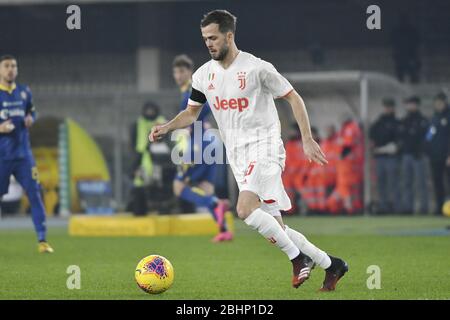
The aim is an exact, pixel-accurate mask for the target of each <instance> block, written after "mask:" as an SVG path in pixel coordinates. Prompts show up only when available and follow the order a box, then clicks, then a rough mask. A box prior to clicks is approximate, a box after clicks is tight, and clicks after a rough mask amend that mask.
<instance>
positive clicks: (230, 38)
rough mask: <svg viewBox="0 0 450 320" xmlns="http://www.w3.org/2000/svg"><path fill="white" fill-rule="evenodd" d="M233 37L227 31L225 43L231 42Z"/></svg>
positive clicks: (231, 33)
mask: <svg viewBox="0 0 450 320" xmlns="http://www.w3.org/2000/svg"><path fill="white" fill-rule="evenodd" d="M233 37H234V35H233V32H231V31H228V32H227V42H231V41H233Z"/></svg>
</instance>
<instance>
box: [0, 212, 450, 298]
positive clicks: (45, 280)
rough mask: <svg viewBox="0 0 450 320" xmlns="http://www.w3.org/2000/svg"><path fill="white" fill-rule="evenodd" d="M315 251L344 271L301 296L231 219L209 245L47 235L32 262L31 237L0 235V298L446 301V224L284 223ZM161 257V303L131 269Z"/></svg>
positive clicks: (449, 237)
mask: <svg viewBox="0 0 450 320" xmlns="http://www.w3.org/2000/svg"><path fill="white" fill-rule="evenodd" d="M285 222H286V224H288V225H289V226H290V227H293V228H296V229H298V230H300V231H302V232H303V233H304V234H305V235H306V236H307V237H308V238H309V239H310V240H311V241H312V242H313V243H315V244H316V245H318V246H319V247H320V248H323V249H324V250H325V251H327V252H328V253H330V254H332V255H336V256H340V257H343V258H344V259H345V260H346V261H347V262H348V264H349V267H350V271H349V272H348V273H347V274H346V276H345V277H344V278H343V279H342V281H341V282H340V283H339V285H338V288H337V290H336V291H335V292H330V293H319V292H317V289H318V288H319V287H320V285H321V283H322V280H323V275H324V272H323V271H322V270H321V269H320V268H318V267H316V269H314V270H313V273H312V277H311V278H310V279H309V280H308V281H307V282H306V283H305V284H304V285H302V286H301V287H300V288H299V289H293V288H292V287H291V286H290V280H291V264H290V262H289V260H288V259H287V257H286V256H285V255H284V254H283V253H282V252H281V251H280V250H278V249H277V248H276V247H275V246H273V245H271V244H270V243H269V242H268V241H266V240H265V239H263V238H262V237H261V236H260V235H259V234H257V233H256V232H255V231H253V230H250V229H249V228H248V227H247V226H246V225H244V224H243V223H242V222H240V221H236V231H237V232H236V239H235V240H234V241H233V242H231V243H224V244H213V243H211V242H210V241H209V240H210V237H203V236H202V237H200V236H199V237H194V236H191V237H154V238H143V237H130V238H82V237H69V236H68V235H67V230H66V229H65V228H52V229H50V230H49V240H50V243H51V244H52V246H53V247H54V249H55V253H54V254H53V255H42V254H38V253H37V250H36V243H35V236H34V233H33V232H32V230H7V231H5V230H0V283H1V286H0V299H153V300H157V299H283V300H284V299H450V280H449V279H450V231H448V230H447V229H446V228H447V226H448V225H450V219H445V218H425V217H424V218H420V217H417V218H412V217H408V218H406V217H405V218H402V217H384V218H368V217H355V218H299V217H289V218H285ZM149 254H160V255H163V256H165V257H167V258H168V259H169V260H170V261H171V262H172V264H173V266H174V269H175V281H174V285H173V286H172V288H170V289H169V290H168V291H167V292H165V293H163V294H160V295H149V294H146V293H144V292H143V291H141V290H140V289H139V288H138V287H137V285H136V284H135V282H134V269H135V266H136V264H137V263H138V261H139V260H140V259H141V258H142V257H144V256H146V255H149ZM69 265H77V266H79V267H80V269H81V289H80V290H69V289H67V287H66V281H67V278H68V277H69V275H68V274H67V273H66V270H67V267H68V266H69ZM370 265H377V266H379V267H380V269H381V289H372V290H369V289H368V288H367V285H366V282H367V279H368V277H369V276H370V274H368V273H367V268H368V266H370Z"/></svg>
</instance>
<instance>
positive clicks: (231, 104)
mask: <svg viewBox="0 0 450 320" xmlns="http://www.w3.org/2000/svg"><path fill="white" fill-rule="evenodd" d="M247 107H248V99H247V98H237V99H233V98H232V99H229V100H227V99H219V97H217V96H216V102H215V103H214V108H216V109H217V110H220V109H222V110H228V109H233V110H234V109H238V110H239V112H242V110H244V109H245V108H247Z"/></svg>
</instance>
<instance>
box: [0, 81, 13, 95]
mask: <svg viewBox="0 0 450 320" xmlns="http://www.w3.org/2000/svg"><path fill="white" fill-rule="evenodd" d="M15 89H16V84H15V83H13V84H12V85H11V87H7V86H5V85H3V84H0V90H3V91H6V92H8V93H9V94H11V93H12V92H13V91H14V90H15Z"/></svg>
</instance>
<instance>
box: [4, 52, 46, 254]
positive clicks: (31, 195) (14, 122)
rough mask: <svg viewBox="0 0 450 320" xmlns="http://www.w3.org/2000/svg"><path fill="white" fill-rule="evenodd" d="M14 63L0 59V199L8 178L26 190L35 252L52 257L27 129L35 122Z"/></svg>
mask: <svg viewBox="0 0 450 320" xmlns="http://www.w3.org/2000/svg"><path fill="white" fill-rule="evenodd" d="M17 70H18V69H17V60H16V58H14V57H13V56H10V55H5V56H1V57H0V197H1V196H3V195H4V194H6V193H7V192H8V186H9V181H10V176H11V175H14V177H15V178H16V180H17V181H18V182H19V183H20V185H21V186H22V188H23V189H24V190H25V192H26V194H27V197H28V200H29V202H30V205H31V216H32V219H33V224H34V228H35V230H36V233H37V237H38V241H39V244H38V251H39V252H41V253H45V252H47V253H52V252H53V249H52V248H51V247H50V245H49V244H48V243H47V242H46V225H45V209H44V205H43V203H42V198H41V194H40V185H39V180H38V172H37V168H36V163H35V161H34V158H33V154H32V153H31V146H30V139H29V133H28V129H29V128H30V127H31V126H32V125H33V123H34V121H35V120H36V113H35V108H34V106H33V99H32V95H31V91H30V88H28V87H27V86H24V85H21V84H16V78H17V75H18V71H17Z"/></svg>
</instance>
